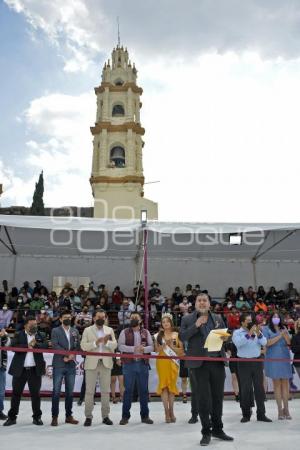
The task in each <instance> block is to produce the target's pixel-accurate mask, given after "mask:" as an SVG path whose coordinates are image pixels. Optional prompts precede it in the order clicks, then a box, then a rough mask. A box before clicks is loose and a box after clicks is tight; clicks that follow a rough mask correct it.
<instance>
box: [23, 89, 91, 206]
mask: <svg viewBox="0 0 300 450" xmlns="http://www.w3.org/2000/svg"><path fill="white" fill-rule="evenodd" d="M94 118H95V97H94V94H93V93H92V92H91V93H87V94H82V95H79V96H70V95H63V94H57V93H56V94H50V95H45V96H43V97H40V98H37V99H34V100H33V101H32V102H31V103H30V105H29V107H28V109H27V110H26V111H25V113H24V119H25V121H26V124H27V133H28V134H29V136H31V134H32V133H35V134H38V135H39V136H40V138H36V139H30V140H29V141H28V142H27V148H28V157H27V160H26V162H27V164H28V165H30V166H31V167H34V168H36V172H39V171H41V170H44V176H45V204H46V205H50V206H62V205H88V206H90V204H91V188H90V186H89V181H88V180H89V176H90V171H91V158H92V135H91V134H90V131H89V127H90V126H91V125H92V124H93V122H94Z"/></svg>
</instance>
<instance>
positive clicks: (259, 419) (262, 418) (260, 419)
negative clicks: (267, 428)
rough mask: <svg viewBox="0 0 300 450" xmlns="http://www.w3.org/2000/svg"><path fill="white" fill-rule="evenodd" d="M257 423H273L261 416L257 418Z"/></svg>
mask: <svg viewBox="0 0 300 450" xmlns="http://www.w3.org/2000/svg"><path fill="white" fill-rule="evenodd" d="M257 421H258V422H273V421H272V420H271V419H269V418H268V417H267V416H261V417H257Z"/></svg>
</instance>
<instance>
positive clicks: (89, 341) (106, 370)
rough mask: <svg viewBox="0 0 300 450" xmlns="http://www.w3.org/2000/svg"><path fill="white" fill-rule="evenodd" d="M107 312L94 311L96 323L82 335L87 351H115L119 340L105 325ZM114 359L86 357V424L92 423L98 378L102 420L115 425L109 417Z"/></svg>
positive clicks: (82, 346)
mask: <svg viewBox="0 0 300 450" xmlns="http://www.w3.org/2000/svg"><path fill="white" fill-rule="evenodd" d="M106 318H107V317H106V312H105V311H103V310H101V309H100V310H97V311H95V312H94V313H93V320H94V325H92V326H90V327H88V328H86V329H85V330H84V332H83V335H82V341H81V348H82V350H84V351H86V352H98V353H113V352H114V350H115V349H116V348H117V341H116V338H115V334H114V331H113V329H112V328H110V327H108V326H106V325H105V320H106ZM112 367H113V359H112V358H111V357H110V356H90V355H87V356H86V359H85V364H84V369H85V382H86V391H85V399H84V402H85V417H86V419H85V422H84V426H86V427H88V426H91V424H92V419H93V414H92V413H93V409H94V393H95V387H96V383H97V379H99V381H100V391H101V413H102V422H103V423H104V424H105V425H113V423H112V421H111V420H110V418H109V412H110V407H109V393H110V380H111V369H112Z"/></svg>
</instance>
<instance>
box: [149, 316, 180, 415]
mask: <svg viewBox="0 0 300 450" xmlns="http://www.w3.org/2000/svg"><path fill="white" fill-rule="evenodd" d="M155 351H156V352H157V353H158V354H159V355H160V356H166V355H169V356H175V355H178V356H181V355H183V354H184V350H183V345H182V342H181V341H180V340H179V337H178V333H177V332H176V331H175V330H174V326H173V319H172V316H171V314H164V315H163V316H162V320H161V330H160V331H159V333H158V334H157V335H156V336H155ZM156 369H157V374H158V387H157V394H158V395H160V396H161V399H162V402H163V405H164V409H165V417H166V422H167V423H171V422H176V417H175V416H174V398H175V395H178V394H179V392H178V389H177V386H176V383H177V379H178V375H179V360H176V359H157V360H156Z"/></svg>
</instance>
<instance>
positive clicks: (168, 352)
mask: <svg viewBox="0 0 300 450" xmlns="http://www.w3.org/2000/svg"><path fill="white" fill-rule="evenodd" d="M157 335H158V333H157V334H155V336H154V338H155V340H156V339H157ZM162 344H163V345H165V348H164V349H163V352H164V353H165V355H166V356H170V357H171V358H172V362H173V363H175V364H176V366H177V367H179V366H180V363H179V360H178V359H173V358H174V356H177V354H176V353H175V352H174V350H173V349H172V348H171V347H169V346H168V345H167V344H166V341H165V340H164V339H162Z"/></svg>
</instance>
